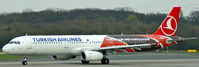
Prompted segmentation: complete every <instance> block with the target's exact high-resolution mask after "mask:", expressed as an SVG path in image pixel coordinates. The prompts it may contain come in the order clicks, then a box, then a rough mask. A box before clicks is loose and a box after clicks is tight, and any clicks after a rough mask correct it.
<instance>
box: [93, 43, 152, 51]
mask: <svg viewBox="0 0 199 67" xmlns="http://www.w3.org/2000/svg"><path fill="white" fill-rule="evenodd" d="M147 46H151V44H136V45H125V46H110V47H102V48H98V49H93V50H97V51H99V50H117V49H127V48H134V49H140V47H147Z"/></svg>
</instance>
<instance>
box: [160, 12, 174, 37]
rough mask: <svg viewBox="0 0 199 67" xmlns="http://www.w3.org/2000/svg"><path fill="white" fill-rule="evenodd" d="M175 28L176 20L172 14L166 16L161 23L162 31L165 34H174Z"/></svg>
mask: <svg viewBox="0 0 199 67" xmlns="http://www.w3.org/2000/svg"><path fill="white" fill-rule="evenodd" d="M176 29H177V21H176V19H175V18H174V17H173V16H167V18H166V19H165V21H164V23H163V24H162V25H161V30H162V32H163V33H164V34H165V35H167V36H172V35H173V34H175V32H176Z"/></svg>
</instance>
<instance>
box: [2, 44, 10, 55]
mask: <svg viewBox="0 0 199 67" xmlns="http://www.w3.org/2000/svg"><path fill="white" fill-rule="evenodd" d="M2 51H3V52H5V53H10V52H11V47H10V46H9V45H5V46H3V48H2Z"/></svg>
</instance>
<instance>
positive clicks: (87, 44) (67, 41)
mask: <svg viewBox="0 0 199 67" xmlns="http://www.w3.org/2000/svg"><path fill="white" fill-rule="evenodd" d="M106 36H107V35H53V36H52V35H51V36H48V35H43V36H21V37H16V38H14V39H12V40H11V41H10V42H11V43H8V44H7V45H6V46H4V49H6V48H9V49H7V50H4V51H5V52H6V53H9V54H19V55H23V54H24V55H67V54H69V55H80V51H81V50H82V49H84V48H86V49H94V48H100V47H101V44H102V43H103V40H104V38H105V37H106ZM17 42H19V43H17Z"/></svg>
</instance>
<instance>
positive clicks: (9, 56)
mask: <svg viewBox="0 0 199 67" xmlns="http://www.w3.org/2000/svg"><path fill="white" fill-rule="evenodd" d="M28 57H29V58H35V57H41V56H28ZM21 58H23V56H16V55H9V54H0V60H8V59H21Z"/></svg>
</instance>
